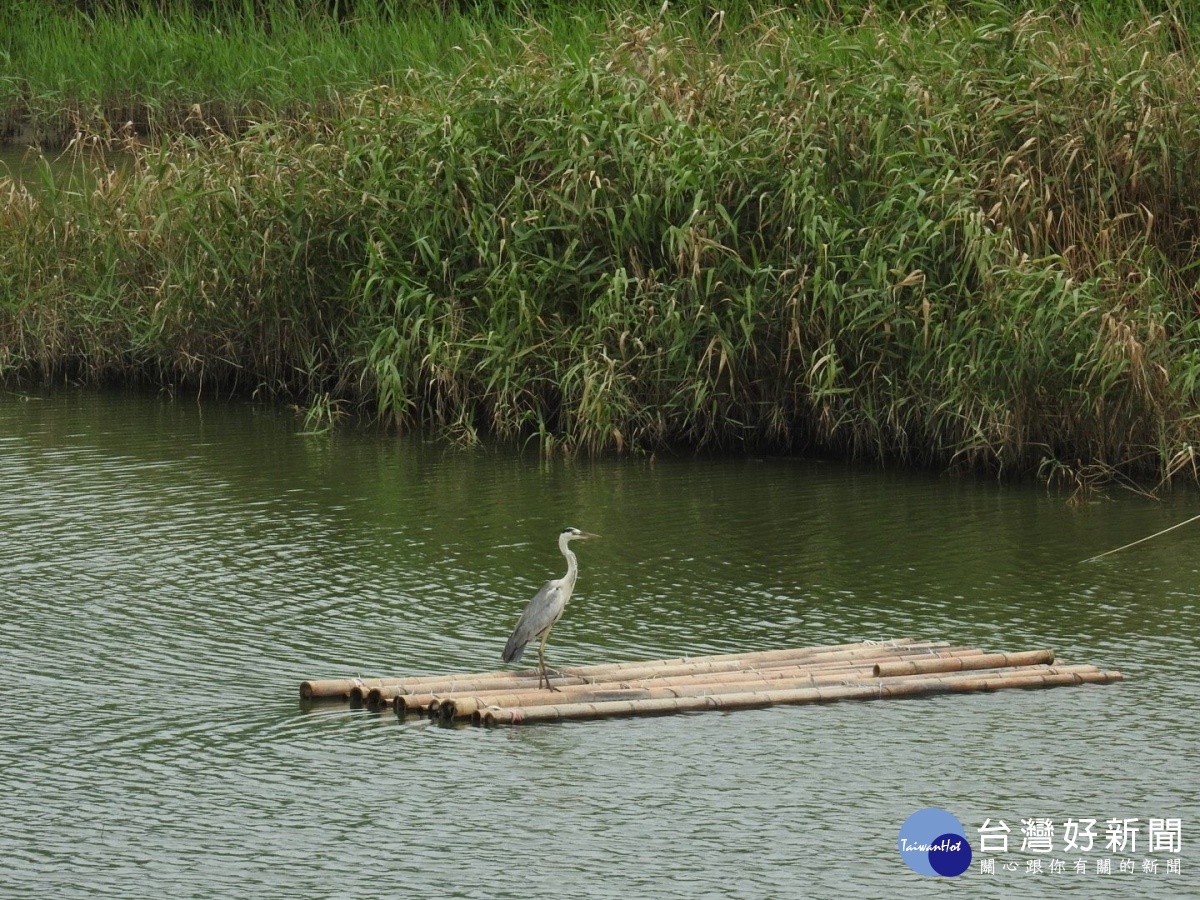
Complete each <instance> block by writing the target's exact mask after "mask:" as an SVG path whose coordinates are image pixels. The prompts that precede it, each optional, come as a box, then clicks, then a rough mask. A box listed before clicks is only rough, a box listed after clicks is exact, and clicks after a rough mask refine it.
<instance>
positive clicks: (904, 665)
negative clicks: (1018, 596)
mask: <svg viewBox="0 0 1200 900" xmlns="http://www.w3.org/2000/svg"><path fill="white" fill-rule="evenodd" d="M1052 662H1054V651H1053V650H1026V651H1024V652H1021V653H981V654H978V655H976V656H952V657H943V658H940V659H932V658H931V659H910V660H893V661H888V662H881V663H876V664H875V669H874V672H873V674H874V676H875V677H876V678H888V677H890V676H893V675H915V674H921V673H926V672H955V671H960V670H963V669H993V668H997V667H1000V668H1004V667H1016V666H1033V665H1040V664H1049V663H1052Z"/></svg>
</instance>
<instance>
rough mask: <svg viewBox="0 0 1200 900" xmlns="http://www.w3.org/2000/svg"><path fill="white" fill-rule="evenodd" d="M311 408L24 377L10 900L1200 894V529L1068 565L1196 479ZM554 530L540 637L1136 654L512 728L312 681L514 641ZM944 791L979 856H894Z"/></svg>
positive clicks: (2, 749) (12, 445)
mask: <svg viewBox="0 0 1200 900" xmlns="http://www.w3.org/2000/svg"><path fill="white" fill-rule="evenodd" d="M299 432H300V422H299V420H298V419H297V418H296V417H295V416H294V415H293V414H291V413H290V412H288V411H282V410H277V409H274V408H269V407H268V408H264V407H259V406H253V405H247V404H241V403H225V402H220V401H210V400H205V401H203V402H200V403H197V402H195V401H194V400H185V399H182V398H178V399H176V400H174V401H167V400H163V399H159V398H156V397H145V396H130V395H124V394H118V395H113V394H102V393H92V392H61V393H53V394H49V395H43V394H40V393H37V392H31V393H23V392H20V391H15V390H12V389H11V388H10V389H9V390H7V391H6V392H4V393H3V394H2V395H0V535H2V536H3V553H2V554H0V688H2V690H3V694H4V698H5V705H4V712H3V715H2V716H0V822H2V824H3V827H2V828H0V895H2V896H4V897H39V898H75V897H79V898H84V897H87V898H92V897H122V898H126V897H164V896H169V897H173V898H185V897H256V898H258V897H281V898H284V897H288V898H290V897H330V898H332V897H339V898H340V897H346V898H350V897H408V896H425V897H514V898H515V897H521V898H530V897H536V898H542V897H544V898H566V897H571V898H578V897H612V898H625V897H651V898H657V897H680V898H696V897H713V898H716V897H750V898H759V897H881V896H889V897H891V896H895V897H927V896H951V895H952V894H953V895H955V896H983V897H1008V896H1031V897H1045V896H1058V895H1070V896H1073V897H1097V896H1114V897H1118V896H1139V897H1162V898H1175V897H1186V896H1198V895H1200V879H1198V877H1197V870H1198V867H1200V854H1198V853H1197V850H1196V848H1197V846H1198V845H1200V753H1198V752H1197V749H1196V748H1197V746H1200V724H1198V722H1197V711H1198V709H1200V703H1198V701H1200V612H1198V610H1200V606H1198V603H1197V597H1198V595H1200V561H1198V557H1200V555H1198V554H1197V552H1196V550H1197V547H1200V523H1196V524H1195V525H1192V526H1187V527H1185V528H1181V529H1178V530H1177V531H1174V532H1171V533H1170V534H1168V535H1164V536H1162V537H1160V538H1156V539H1155V540H1153V541H1150V542H1147V543H1145V544H1142V545H1140V546H1138V547H1136V548H1132V549H1130V550H1126V551H1123V552H1122V553H1118V554H1115V555H1113V556H1110V557H1107V558H1105V559H1104V560H1101V561H1098V562H1093V563H1089V564H1086V565H1084V564H1081V562H1080V561H1081V560H1083V559H1085V558H1087V557H1090V556H1093V555H1094V554H1096V553H1099V552H1101V551H1104V550H1108V549H1111V548H1113V547H1117V546H1119V545H1121V544H1124V543H1127V542H1129V541H1132V540H1135V539H1137V538H1139V537H1143V536H1145V535H1148V534H1151V533H1153V532H1155V531H1158V530H1160V529H1163V528H1165V527H1167V526H1169V525H1172V524H1174V523H1176V522H1180V521H1182V520H1184V519H1187V518H1188V517H1190V516H1193V515H1196V514H1198V513H1200V498H1198V497H1197V496H1196V495H1195V494H1194V493H1192V492H1189V491H1186V490H1181V491H1176V492H1175V493H1173V494H1169V495H1167V496H1166V498H1165V499H1164V500H1162V501H1160V502H1153V501H1150V500H1147V499H1145V498H1142V497H1139V496H1136V495H1134V494H1132V493H1129V492H1122V491H1119V490H1117V491H1112V492H1110V494H1109V496H1108V497H1107V498H1104V499H1098V500H1097V502H1094V503H1090V504H1087V505H1083V506H1077V507H1073V506H1070V505H1068V504H1067V503H1066V502H1065V501H1066V498H1065V497H1064V496H1062V495H1057V494H1052V493H1048V492H1047V491H1046V490H1045V489H1044V488H1042V487H1039V486H1036V485H1019V486H1011V485H1010V486H1004V485H999V484H997V483H994V482H990V481H974V480H964V479H956V478H950V477H945V476H937V475H928V474H907V473H897V472H892V471H887V470H881V469H875V468H865V469H864V468H854V467H849V466H846V465H842V464H835V463H826V462H817V461H812V460H803V459H742V458H724V459H696V458H691V457H683V458H671V457H667V456H665V455H660V456H659V458H658V459H656V460H654V461H648V460H645V459H622V460H605V461H600V462H586V461H576V462H567V461H561V460H555V461H545V460H542V459H539V458H538V457H537V456H536V455H534V454H519V453H516V452H513V451H508V450H500V449H480V450H467V451H464V450H458V449H454V448H449V447H446V446H443V445H441V444H437V443H431V442H426V441H422V440H420V439H418V438H416V437H404V438H397V437H396V436H394V435H386V434H381V433H377V432H376V431H374V430H370V429H365V430H354V429H346V430H344V431H341V432H339V433H335V434H332V435H326V436H306V435H303V434H301V433H299ZM567 524H572V525H576V526H578V527H580V528H584V529H587V530H590V531H594V532H597V533H599V534H601V535H602V536H603V539H602V540H600V541H594V542H589V543H587V544H584V545H575V546H576V549H577V552H578V555H579V558H580V568H581V576H580V580H579V584H578V586H577V588H576V595H575V598H574V599H573V600H572V602H571V605H570V607H569V609H568V610H567V614H566V616H565V618H564V619H563V621H562V622H561V623H560V624H559V625H558V627H557V628H556V629H555V632H554V635H553V638H552V640H551V643H550V647H549V652H548V656H549V660H550V662H551V664H558V665H575V664H583V663H590V662H602V661H613V660H628V659H643V658H659V657H667V656H681V655H686V654H702V653H713V652H725V651H740V650H756V649H765V648H771V647H784V646H801V645H815V644H836V643H846V642H849V641H857V640H863V639H886V638H890V637H900V636H912V637H920V638H929V639H943V640H949V641H952V642H954V643H961V644H972V645H978V646H981V647H985V648H988V649H996V650H1025V649H1035V648H1042V647H1052V648H1054V649H1055V650H1057V651H1058V653H1059V655H1060V656H1061V657H1063V658H1065V659H1067V660H1068V661H1070V662H1076V663H1084V662H1090V663H1096V664H1098V665H1101V666H1102V667H1104V668H1108V669H1117V670H1120V671H1121V672H1123V673H1124V674H1125V677H1126V681H1125V682H1123V683H1121V684H1116V685H1109V686H1083V687H1071V688H1061V689H1055V690H1036V691H1003V692H999V693H991V694H963V695H955V696H940V697H934V698H930V699H922V700H906V701H901V700H896V701H874V702H846V703H837V704H829V705H822V706H801V707H776V708H772V709H765V710H755V711H746V712H738V713H703V714H695V715H683V716H669V717H659V718H641V719H613V720H606V721H599V722H587V723H565V724H558V725H538V726H520V727H505V728H497V729H482V728H475V727H469V726H468V727H447V726H444V725H440V724H437V723H435V722H432V721H429V720H425V719H422V718H413V717H409V718H407V719H403V720H402V719H398V718H397V717H396V716H395V715H394V714H392V713H390V712H388V713H383V714H379V713H371V712H368V711H365V710H356V709H351V708H349V707H347V706H343V705H340V704H335V705H322V706H314V707H312V708H309V709H305V708H303V707H302V706H301V705H300V704H299V702H298V699H297V687H298V684H299V682H300V681H301V680H303V679H306V678H314V677H327V676H341V675H356V674H360V675H385V674H405V673H434V672H468V671H485V670H490V669H495V668H497V667H499V665H500V663H499V654H500V650H501V648H502V647H503V645H504V642H505V638H506V637H507V634H508V631H509V630H510V628H511V627H512V624H513V622H514V621H515V619H516V617H517V615H518V614H519V612H520V611H521V609H522V608H523V606H524V604H525V602H526V601H527V600H528V599H529V597H531V596H532V594H533V593H534V591H536V590H537V588H538V587H539V586H540V585H541V584H542V583H543V582H544V581H545V580H546V579H548V578H551V577H558V576H559V575H561V574H562V571H563V568H564V566H563V561H562V558H561V557H560V556H559V555H558V553H557V549H556V547H555V539H556V536H557V533H558V531H559V529H561V528H562V527H563V526H564V525H567ZM924 807H941V808H944V809H946V810H948V811H950V812H951V813H953V814H954V815H955V816H957V817H958V819H959V820H960V821H961V822H962V824H963V826H964V829H965V832H966V835H967V837H968V839H969V841H970V842H971V843H972V844H973V845H974V847H975V853H976V856H977V858H976V860H975V861H974V862H973V864H972V866H971V867H970V868H969V869H968V870H967V872H966V873H965V874H963V875H962V876H960V877H959V878H956V879H939V878H931V877H926V876H922V875H918V874H916V873H915V872H913V871H911V870H910V869H909V868H908V867H907V866H906V865H905V863H904V861H903V860H902V859H901V856H900V854H899V852H898V850H897V836H898V833H899V829H900V827H901V824H902V823H903V822H904V821H905V819H906V818H907V817H908V816H909V815H910V814H912V813H913V812H915V811H916V810H919V809H921V808H924ZM1034 817H1046V818H1049V819H1051V820H1052V822H1053V823H1055V827H1056V829H1061V827H1062V823H1064V822H1065V821H1066V820H1067V819H1074V820H1076V821H1078V820H1081V819H1084V818H1092V819H1095V820H1097V822H1098V824H1097V826H1096V828H1095V831H1096V833H1097V838H1096V846H1095V847H1094V848H1093V849H1092V850H1091V851H1089V852H1080V851H1078V850H1075V851H1070V852H1068V851H1064V850H1063V837H1062V833H1061V831H1060V830H1056V832H1055V835H1054V840H1053V849H1052V852H1050V853H1037V852H1032V851H1029V850H1026V851H1025V852H1022V850H1021V844H1022V831H1021V829H1022V824H1021V820H1022V819H1026V820H1032V819H1033V818H1034ZM1173 818H1174V819H1178V820H1179V822H1180V825H1179V829H1178V832H1177V834H1178V839H1179V841H1178V843H1179V847H1178V849H1174V848H1173V847H1171V846H1170V842H1169V840H1168V841H1167V842H1166V843H1159V845H1158V846H1157V847H1152V846H1151V842H1150V835H1149V833H1148V831H1149V827H1150V820H1151V819H1161V820H1164V823H1166V820H1169V819H1173ZM1111 819H1117V820H1121V821H1122V822H1124V820H1126V819H1136V820H1137V822H1135V823H1131V824H1132V827H1134V828H1136V829H1139V830H1138V831H1137V833H1136V836H1135V838H1134V840H1135V844H1134V845H1133V846H1130V845H1127V846H1126V848H1125V850H1124V852H1112V851H1109V850H1108V849H1106V848H1105V846H1104V845H1105V840H1106V839H1105V829H1106V823H1107V822H1108V821H1109V820H1111ZM988 820H990V822H991V824H992V825H995V824H996V823H997V822H998V821H1001V820H1002V821H1004V822H1005V823H1006V825H1007V827H1009V828H1010V829H1011V833H1010V835H1009V851H1008V852H1007V853H1003V854H991V857H992V859H993V860H994V872H985V871H982V867H981V865H980V863H981V861H982V860H985V859H986V858H988V857H987V856H985V855H984V854H980V853H979V850H980V843H979V829H980V828H981V827H982V826H983V825H984V823H985V821H988ZM1159 831H1160V833H1159V835H1158V838H1159V839H1161V838H1162V829H1160V830H1159ZM1169 836H1170V835H1169V829H1168V838H1169ZM1055 859H1057V860H1059V861H1060V862H1059V863H1057V864H1056V863H1053V860H1055ZM1079 860H1082V861H1083V863H1084V866H1085V871H1084V872H1082V873H1079V872H1077V871H1076V870H1075V867H1076V865H1077V863H1078V861H1079ZM1105 860H1107V861H1108V865H1110V866H1111V872H1109V873H1104V872H1103V871H1102V870H1103V867H1104V865H1105ZM1172 861H1173V862H1172ZM1035 863H1036V864H1038V865H1040V866H1041V868H1042V871H1041V872H1040V873H1038V872H1037V871H1035V869H1036V866H1035V865H1034V864H1035ZM1122 865H1124V866H1125V867H1126V868H1129V869H1132V871H1122V870H1121V867H1122ZM963 891H966V892H967V893H966V894H963Z"/></svg>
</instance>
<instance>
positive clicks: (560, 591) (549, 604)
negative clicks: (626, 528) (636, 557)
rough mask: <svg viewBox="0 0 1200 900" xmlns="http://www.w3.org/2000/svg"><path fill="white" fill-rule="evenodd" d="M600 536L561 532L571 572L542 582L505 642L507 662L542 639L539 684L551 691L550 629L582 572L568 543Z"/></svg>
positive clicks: (560, 540) (561, 546)
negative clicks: (547, 655)
mask: <svg viewBox="0 0 1200 900" xmlns="http://www.w3.org/2000/svg"><path fill="white" fill-rule="evenodd" d="M599 536H600V535H598V534H590V533H589V532H586V531H580V530H579V529H578V528H571V527H567V528H564V529H563V530H562V531H561V532H560V533H559V535H558V549H559V550H560V551H561V552H562V555H563V556H565V557H566V558H567V574H566V575H564V576H563V577H562V578H555V579H554V580H553V581H547V582H546V583H545V584H544V585H542V589H541V590H540V591H538V592H537V593H536V594H534V595H533V599H532V600H530V601H529V605H528V606H526V607H525V612H523V613H521V618H520V619H518V620H517V627H516V628H514V629H513V633H512V635H510V636H509V639H508V643H507V644H505V645H504V653H503V654H501V658H502V659H503V660H504V661H505V662H516V661H517V660H518V659H520V658H521V654H522V653H524V652H525V647H526V646H527V645H528V644H529V642H530V641H532V640H534V639H537V640H538V641H539V644H538V687H541V686H542V681H543V680H544V681H545V682H546V687H547V688H548V689H549V690H552V691H557V690H558V688H556V687H553V686H552V685H551V684H550V676H549V675H547V674H546V640H547V639H548V638H549V637H550V629H551V628H553V627H554V624H555V623H556V622H557V621H558V620H559V619H561V618H562V614H563V610H564V609H566V608H567V601H568V600H570V599H571V591H573V590H574V589H575V578H576V577H577V576H578V575H579V563H578V561H577V560H576V559H575V554H574V553H572V552H571V550H570V548H569V547H568V546H567V545H568V544H570V543H571V541H586V540H589V539H591V538H596V537H599Z"/></svg>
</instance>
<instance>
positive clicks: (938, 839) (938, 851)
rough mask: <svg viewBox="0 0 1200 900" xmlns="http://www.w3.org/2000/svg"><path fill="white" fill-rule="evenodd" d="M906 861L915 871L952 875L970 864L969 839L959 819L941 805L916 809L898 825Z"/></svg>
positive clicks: (924, 873)
mask: <svg viewBox="0 0 1200 900" xmlns="http://www.w3.org/2000/svg"><path fill="white" fill-rule="evenodd" d="M897 843H898V846H899V848H900V856H901V857H902V858H903V859H904V862H905V864H906V865H907V866H908V867H909V868H910V869H912V870H913V871H914V872H916V873H917V874H918V875H934V876H937V875H941V876H943V877H945V878H954V877H955V876H957V875H961V874H962V873H963V872H965V871H967V868H968V867H969V866H970V865H971V842H970V841H968V840H967V836H966V832H964V831H963V827H962V823H961V822H959V821H958V819H956V818H955V817H954V816H952V815H951V814H950V813H948V812H946V810H944V809H938V808H937V807H933V806H931V807H929V808H927V809H918V810H917V811H916V812H915V813H913V814H912V815H911V816H909V817H908V818H907V819H905V820H904V824H903V825H901V826H900V839H899V841H898V842H897Z"/></svg>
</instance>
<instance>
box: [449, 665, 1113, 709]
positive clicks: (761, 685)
mask: <svg viewBox="0 0 1200 900" xmlns="http://www.w3.org/2000/svg"><path fill="white" fill-rule="evenodd" d="M1013 671H1014V670H1013V669H1011V668H1007V667H1003V668H991V669H985V670H973V671H969V672H964V673H963V674H962V675H958V676H957V678H958V680H960V681H964V680H968V679H969V678H976V679H978V678H984V677H990V676H1004V675H1006V674H1007V673H1011V672H1013ZM1099 671H1100V670H1099V669H1098V668H1097V667H1096V666H1093V665H1078V666H1058V667H1055V666H1046V665H1041V666H1037V667H1025V668H1024V669H1022V672H1025V673H1029V674H1035V673H1036V674H1044V675H1057V674H1069V673H1080V674H1094V673H1096V672H1099ZM936 674H937V675H939V676H942V677H952V676H954V673H948V674H947V673H936ZM931 677H932V676H930V675H923V676H922V675H909V676H899V677H896V678H891V679H888V680H887V681H886V682H884V681H883V680H882V679H875V678H873V677H872V674H871V671H870V669H864V670H860V671H858V672H855V673H837V672H829V673H815V672H809V673H801V674H797V675H795V676H793V677H790V678H784V679H770V678H759V679H744V680H736V681H704V680H691V681H688V682H684V683H679V684H674V685H659V684H657V683H655V682H633V683H629V684H627V685H626V686H625V687H624V688H612V687H608V686H605V687H603V688H597V689H592V688H590V687H582V688H575V689H572V690H571V691H570V692H569V693H568V692H566V691H564V692H562V693H558V694H555V693H552V692H550V691H538V692H528V693H520V694H507V695H504V694H500V695H489V696H486V697H480V696H469V695H458V696H454V697H448V698H445V699H443V700H441V701H435V702H434V703H433V704H431V706H430V707H429V709H428V711H429V712H431V713H433V714H435V715H440V716H441V717H442V718H446V719H453V718H466V717H468V716H473V715H475V714H476V713H477V712H480V711H482V710H486V709H489V708H493V707H500V708H505V707H509V708H521V707H532V706H560V705H567V704H573V703H597V702H602V700H604V699H605V698H604V697H601V696H600V695H602V694H612V695H613V696H612V697H611V698H609V699H612V700H632V699H667V698H670V697H707V696H722V695H727V694H739V693H750V692H763V691H767V692H773V691H783V690H794V689H798V688H804V687H818V686H821V685H839V684H846V685H856V684H872V685H876V686H878V685H879V684H887V685H891V684H896V683H907V682H910V681H912V682H918V681H919V682H925V681H928V680H930V678H931ZM623 691H629V692H637V695H636V696H634V695H633V694H632V693H631V694H630V695H629V696H625V695H624V693H623ZM618 695H619V696H618Z"/></svg>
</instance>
